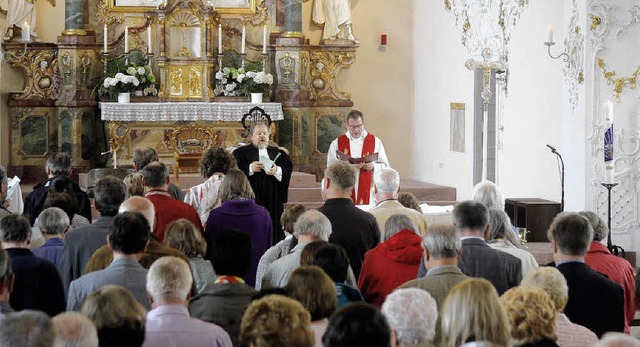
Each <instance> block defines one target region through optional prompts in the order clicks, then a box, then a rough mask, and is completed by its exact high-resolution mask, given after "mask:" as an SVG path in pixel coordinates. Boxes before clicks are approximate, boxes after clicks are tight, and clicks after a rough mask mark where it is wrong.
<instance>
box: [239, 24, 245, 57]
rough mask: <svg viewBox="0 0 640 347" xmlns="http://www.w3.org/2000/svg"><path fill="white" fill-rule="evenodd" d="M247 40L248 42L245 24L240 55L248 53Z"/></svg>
mask: <svg viewBox="0 0 640 347" xmlns="http://www.w3.org/2000/svg"><path fill="white" fill-rule="evenodd" d="M246 40H247V27H246V26H245V25H244V24H243V25H242V49H241V50H240V53H242V54H245V53H246Z"/></svg>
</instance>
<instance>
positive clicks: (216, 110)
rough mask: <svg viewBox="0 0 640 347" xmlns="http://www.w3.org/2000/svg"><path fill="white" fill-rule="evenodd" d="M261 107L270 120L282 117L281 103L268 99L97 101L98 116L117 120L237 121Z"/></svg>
mask: <svg viewBox="0 0 640 347" xmlns="http://www.w3.org/2000/svg"><path fill="white" fill-rule="evenodd" d="M256 106H258V107H260V108H262V109H264V111H265V113H266V114H268V115H269V116H270V117H271V120H272V121H277V120H283V119H284V114H283V113H282V104H280V103H276V102H268V103H261V104H252V103H248V102H131V103H122V104H121V103H117V102H101V103H100V108H101V110H102V112H101V113H102V116H101V118H102V120H106V121H120V122H178V121H189V122H194V121H224V122H239V121H241V120H242V116H243V115H244V114H246V113H248V112H249V110H250V109H252V108H253V107H256Z"/></svg>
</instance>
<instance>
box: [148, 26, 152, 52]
mask: <svg viewBox="0 0 640 347" xmlns="http://www.w3.org/2000/svg"><path fill="white" fill-rule="evenodd" d="M147 53H151V24H149V26H148V27H147Z"/></svg>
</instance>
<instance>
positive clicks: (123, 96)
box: [118, 93, 131, 104]
mask: <svg viewBox="0 0 640 347" xmlns="http://www.w3.org/2000/svg"><path fill="white" fill-rule="evenodd" d="M130 100H131V93H118V103H119V104H126V103H128V102H129V101H130Z"/></svg>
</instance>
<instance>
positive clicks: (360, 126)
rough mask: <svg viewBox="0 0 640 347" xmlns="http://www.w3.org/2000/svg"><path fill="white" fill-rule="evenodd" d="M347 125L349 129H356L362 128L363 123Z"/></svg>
mask: <svg viewBox="0 0 640 347" xmlns="http://www.w3.org/2000/svg"><path fill="white" fill-rule="evenodd" d="M347 126H348V127H349V129H351V130H356V129H362V128H364V124H359V125H347Z"/></svg>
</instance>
